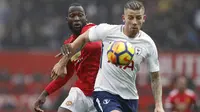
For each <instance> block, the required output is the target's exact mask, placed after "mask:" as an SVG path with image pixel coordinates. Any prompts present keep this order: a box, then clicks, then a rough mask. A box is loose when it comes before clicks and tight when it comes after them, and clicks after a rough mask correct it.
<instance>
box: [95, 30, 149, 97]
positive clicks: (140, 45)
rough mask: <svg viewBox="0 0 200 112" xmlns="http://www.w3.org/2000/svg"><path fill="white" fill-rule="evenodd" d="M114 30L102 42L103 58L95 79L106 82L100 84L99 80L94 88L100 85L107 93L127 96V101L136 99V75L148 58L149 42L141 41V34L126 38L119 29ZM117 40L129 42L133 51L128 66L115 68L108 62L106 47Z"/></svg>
mask: <svg viewBox="0 0 200 112" xmlns="http://www.w3.org/2000/svg"><path fill="white" fill-rule="evenodd" d="M116 30H117V31H115V33H112V34H111V35H108V36H107V37H106V38H105V40H103V56H102V57H101V58H102V59H101V61H102V62H100V70H99V74H101V75H100V76H98V77H97V78H98V79H101V78H104V79H106V80H107V81H108V82H107V83H106V82H104V83H102V82H100V81H99V80H96V81H97V82H96V83H97V84H95V87H97V88H98V87H100V86H101V85H104V89H105V87H107V89H108V91H109V89H112V91H116V93H117V94H118V93H121V94H125V95H124V97H126V96H127V99H138V94H137V89H136V87H135V80H136V73H137V72H138V71H139V69H140V64H141V63H142V62H143V61H144V59H145V57H147V56H148V47H149V46H148V45H149V42H148V41H146V40H145V39H143V37H141V36H143V35H142V32H140V33H138V34H137V36H136V37H135V38H128V37H127V36H126V35H125V34H124V33H123V32H122V31H121V30H120V28H119V29H116ZM117 40H123V41H128V42H130V43H131V44H132V45H133V47H134V49H135V54H134V58H133V61H132V62H131V63H130V64H129V65H126V66H116V65H114V64H112V63H110V62H108V58H107V49H108V46H109V45H110V43H111V42H112V41H117ZM101 68H102V69H101ZM113 85H114V86H113ZM127 88H128V89H127ZM118 89H121V90H118ZM97 90H98V89H97ZM122 92H125V93H122ZM126 94H127V95H126ZM131 96H133V97H131Z"/></svg>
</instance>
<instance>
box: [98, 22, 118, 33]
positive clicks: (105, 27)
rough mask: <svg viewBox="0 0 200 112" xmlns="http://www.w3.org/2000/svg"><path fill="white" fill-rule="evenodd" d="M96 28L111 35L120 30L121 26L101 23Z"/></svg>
mask: <svg viewBox="0 0 200 112" xmlns="http://www.w3.org/2000/svg"><path fill="white" fill-rule="evenodd" d="M97 27H99V28H100V29H102V30H105V31H107V32H109V33H112V32H116V31H118V30H119V29H120V28H122V25H116V24H108V23H101V24H99V25H97Z"/></svg>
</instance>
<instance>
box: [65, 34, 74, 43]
mask: <svg viewBox="0 0 200 112" xmlns="http://www.w3.org/2000/svg"><path fill="white" fill-rule="evenodd" d="M74 39H75V36H74V35H70V36H69V38H68V39H66V40H64V44H68V43H71V42H73V40H74Z"/></svg>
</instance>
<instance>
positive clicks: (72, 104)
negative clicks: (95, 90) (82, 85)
mask: <svg viewBox="0 0 200 112" xmlns="http://www.w3.org/2000/svg"><path fill="white" fill-rule="evenodd" d="M60 107H61V108H65V109H68V110H70V111H72V112H97V110H96V109H95V107H94V104H93V98H92V97H88V96H85V94H84V93H83V92H82V91H81V90H80V89H79V88H77V87H72V88H71V89H70V91H69V95H68V97H67V98H66V99H65V100H64V101H63V103H62V104H61V106H60Z"/></svg>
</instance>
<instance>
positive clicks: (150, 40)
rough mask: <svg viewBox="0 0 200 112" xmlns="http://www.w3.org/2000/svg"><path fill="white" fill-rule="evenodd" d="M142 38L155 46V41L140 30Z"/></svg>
mask: <svg viewBox="0 0 200 112" xmlns="http://www.w3.org/2000/svg"><path fill="white" fill-rule="evenodd" d="M140 35H141V36H140V37H141V38H142V39H144V40H146V41H148V42H150V43H153V44H154V40H153V39H152V38H151V37H150V36H149V35H148V34H147V33H145V32H144V31H142V30H140Z"/></svg>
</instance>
